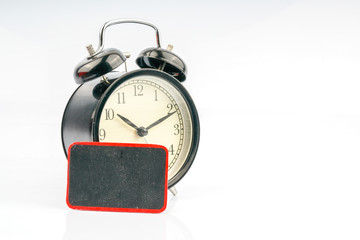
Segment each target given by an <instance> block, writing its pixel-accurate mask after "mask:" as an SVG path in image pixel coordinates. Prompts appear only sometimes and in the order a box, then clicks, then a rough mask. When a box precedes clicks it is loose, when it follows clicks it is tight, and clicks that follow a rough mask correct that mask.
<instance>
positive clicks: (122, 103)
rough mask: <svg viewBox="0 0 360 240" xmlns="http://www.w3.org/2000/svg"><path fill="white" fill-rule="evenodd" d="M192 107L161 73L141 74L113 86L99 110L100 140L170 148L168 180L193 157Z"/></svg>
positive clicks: (97, 132) (98, 135)
mask: <svg viewBox="0 0 360 240" xmlns="http://www.w3.org/2000/svg"><path fill="white" fill-rule="evenodd" d="M191 111H192V109H191V108H189V105H188V101H187V100H186V99H185V97H184V95H183V94H182V93H181V91H179V90H178V88H177V87H176V86H175V85H174V84H173V83H171V82H170V81H167V80H165V79H164V78H162V77H160V76H155V75H154V74H152V75H146V74H139V75H137V76H135V77H130V78H128V79H126V80H123V81H117V82H115V83H114V84H113V85H111V87H110V89H109V90H108V91H107V93H106V96H105V97H104V99H103V104H101V106H100V108H99V109H98V112H99V115H100V117H99V120H98V127H97V128H96V130H97V131H96V132H95V134H97V136H96V137H97V138H98V140H99V141H100V142H121V143H148V144H158V145H162V146H165V147H166V148H167V149H168V153H169V156H168V162H169V166H168V179H169V182H170V181H171V179H172V178H173V177H174V176H175V175H176V174H177V173H178V172H179V171H180V169H181V168H182V167H183V165H184V164H185V163H186V162H187V161H188V160H189V154H190V152H191V148H192V144H193V143H192V141H193V134H194V131H193V120H192V119H193V118H192V112H191Z"/></svg>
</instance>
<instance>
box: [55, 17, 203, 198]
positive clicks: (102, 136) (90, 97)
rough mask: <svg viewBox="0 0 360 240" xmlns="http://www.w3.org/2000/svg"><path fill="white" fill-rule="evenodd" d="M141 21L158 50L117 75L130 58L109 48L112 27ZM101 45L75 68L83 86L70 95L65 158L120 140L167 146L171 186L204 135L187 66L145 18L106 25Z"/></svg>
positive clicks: (145, 53) (64, 132) (147, 52)
mask: <svg viewBox="0 0 360 240" xmlns="http://www.w3.org/2000/svg"><path fill="white" fill-rule="evenodd" d="M122 23H136V24H143V25H147V26H150V27H152V28H153V29H154V30H155V32H156V43H157V47H152V48H147V49H145V50H143V51H142V52H141V53H140V55H139V56H138V58H137V59H136V63H137V65H138V66H139V67H140V69H137V70H133V71H129V72H127V70H126V72H115V71H114V69H115V68H117V67H119V66H120V65H121V64H123V63H125V67H126V60H127V58H128V57H129V54H124V53H122V52H120V51H119V50H117V49H113V48H112V49H104V33H105V30H106V28H107V27H109V26H111V25H115V24H122ZM99 39H100V40H99V47H98V49H97V51H94V50H93V48H92V46H91V45H90V46H88V47H87V48H88V51H89V53H90V56H89V57H87V58H85V59H84V60H83V61H82V62H80V64H78V65H77V66H76V68H75V73H74V77H75V81H76V83H78V84H81V85H80V86H79V87H78V88H77V90H76V91H75V92H74V93H73V95H72V96H71V98H70V100H69V102H68V104H67V106H66V108H65V111H64V115H63V119H62V129H61V132H62V143H63V147H64V151H65V154H66V155H67V154H68V148H69V146H70V145H71V144H72V143H74V142H119V143H144V144H157V145H162V146H164V147H166V148H167V150H168V154H169V155H168V163H169V165H168V187H169V189H170V190H172V192H173V193H174V194H176V190H175V188H173V187H174V185H175V184H176V183H177V182H178V181H179V180H180V179H181V178H182V177H183V176H184V175H185V174H186V172H187V171H188V170H189V168H190V166H191V164H192V163H193V161H194V158H195V155H196V152H197V149H198V146H199V137H200V124H199V117H198V113H197V110H196V107H195V105H194V102H193V100H192V99H191V97H190V95H189V93H188V92H187V91H186V89H185V88H184V86H183V85H182V84H181V82H183V81H184V80H185V79H186V72H187V69H186V66H185V63H184V62H183V60H182V59H181V58H180V57H178V56H177V55H175V54H174V53H173V52H172V51H171V50H172V46H171V45H169V46H168V48H167V49H163V48H161V46H160V37H159V31H158V28H157V27H156V26H155V25H153V24H151V23H149V22H145V21H142V20H135V19H126V20H124V19H121V20H113V21H109V22H106V23H105V24H104V25H103V27H102V28H101V31H100V37H99Z"/></svg>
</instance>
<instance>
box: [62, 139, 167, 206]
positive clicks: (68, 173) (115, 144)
mask: <svg viewBox="0 0 360 240" xmlns="http://www.w3.org/2000/svg"><path fill="white" fill-rule="evenodd" d="M74 145H96V146H115V147H116V146H118V147H144V148H162V149H164V150H165V152H166V161H165V164H166V169H167V166H168V155H169V153H168V150H167V148H166V147H164V146H161V145H155V144H138V143H107V142H75V143H73V144H71V145H70V147H69V151H68V170H67V187H66V204H67V205H68V206H69V208H71V209H77V210H92V211H110V212H138V213H161V212H163V211H164V210H165V209H166V205H167V189H168V171H165V194H164V206H163V207H162V208H161V209H138V208H111V207H89V206H73V205H71V204H70V202H69V183H70V154H71V151H70V150H71V148H72V147H73V146H74Z"/></svg>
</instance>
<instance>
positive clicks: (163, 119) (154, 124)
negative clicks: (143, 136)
mask: <svg viewBox="0 0 360 240" xmlns="http://www.w3.org/2000/svg"><path fill="white" fill-rule="evenodd" d="M174 113H176V111H174V112H172V113H168V114H167V115H166V116H164V117H162V118H160V119H159V120H157V121H156V122H154V123H152V124H150V125H149V126H148V127H147V128H146V129H147V130H149V129H150V128H152V127H155V126H156V125H158V124H159V123H161V122H163V121H165V119H167V118H168V117H170V116H171V115H173V114H174Z"/></svg>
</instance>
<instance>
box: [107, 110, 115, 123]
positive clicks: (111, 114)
mask: <svg viewBox="0 0 360 240" xmlns="http://www.w3.org/2000/svg"><path fill="white" fill-rule="evenodd" d="M114 115H115V113H114V110H113V109H112V108H109V109H105V120H113V119H114Z"/></svg>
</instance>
